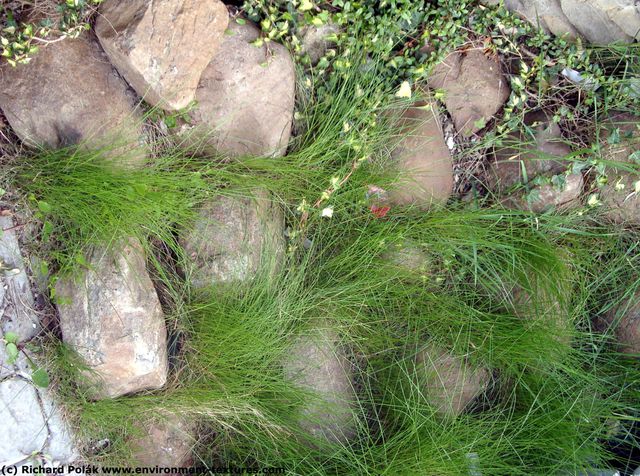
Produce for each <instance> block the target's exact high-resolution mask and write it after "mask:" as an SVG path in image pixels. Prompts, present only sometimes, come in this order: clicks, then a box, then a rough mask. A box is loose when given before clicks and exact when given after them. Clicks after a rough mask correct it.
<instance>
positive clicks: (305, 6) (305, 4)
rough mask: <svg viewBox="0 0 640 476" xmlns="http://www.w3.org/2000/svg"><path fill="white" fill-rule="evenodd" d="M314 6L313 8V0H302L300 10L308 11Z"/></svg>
mask: <svg viewBox="0 0 640 476" xmlns="http://www.w3.org/2000/svg"><path fill="white" fill-rule="evenodd" d="M312 8H313V3H312V2H310V1H309V0H302V1H301V2H300V6H299V7H298V10H300V11H301V12H307V11H309V10H311V9H312Z"/></svg>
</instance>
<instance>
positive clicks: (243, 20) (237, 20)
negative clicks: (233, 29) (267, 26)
mask: <svg viewBox="0 0 640 476" xmlns="http://www.w3.org/2000/svg"><path fill="white" fill-rule="evenodd" d="M236 23H237V24H238V25H246V23H247V20H245V19H244V18H236Z"/></svg>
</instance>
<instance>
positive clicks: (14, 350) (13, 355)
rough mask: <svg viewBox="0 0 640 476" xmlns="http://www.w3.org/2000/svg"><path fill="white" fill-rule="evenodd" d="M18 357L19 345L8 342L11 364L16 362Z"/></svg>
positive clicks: (8, 360) (8, 359)
mask: <svg viewBox="0 0 640 476" xmlns="http://www.w3.org/2000/svg"><path fill="white" fill-rule="evenodd" d="M17 359H18V346H16V345H15V344H14V343H13V342H10V343H8V344H7V363H8V364H9V365H11V364H13V363H15V361H16V360H17Z"/></svg>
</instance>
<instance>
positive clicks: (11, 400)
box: [0, 378, 48, 464]
mask: <svg viewBox="0 0 640 476" xmlns="http://www.w3.org/2000/svg"><path fill="white" fill-rule="evenodd" d="M0 421H1V422H2V434H3V435H4V436H3V437H2V438H0V462H2V463H5V462H6V464H11V463H14V464H17V463H20V462H22V461H23V460H25V459H26V458H28V457H29V456H31V454H32V453H34V452H35V453H38V452H41V451H42V450H43V449H44V448H45V444H46V443H47V436H48V429H47V424H46V420H45V418H44V415H43V414H42V408H41V406H40V402H39V399H38V392H37V391H36V389H35V388H34V387H33V385H31V384H30V383H29V382H27V381H25V380H23V379H20V378H9V379H7V380H3V381H2V382H0ZM7 436H9V437H7Z"/></svg>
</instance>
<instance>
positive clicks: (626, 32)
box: [481, 0, 640, 44]
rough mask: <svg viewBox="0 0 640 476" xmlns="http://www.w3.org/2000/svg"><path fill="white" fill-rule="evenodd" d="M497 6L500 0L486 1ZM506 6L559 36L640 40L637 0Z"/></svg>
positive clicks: (513, 0)
mask: <svg viewBox="0 0 640 476" xmlns="http://www.w3.org/2000/svg"><path fill="white" fill-rule="evenodd" d="M481 3H483V4H485V5H498V4H499V3H500V2H499V1H498V0H484V1H481ZM504 5H505V7H507V8H508V9H509V10H511V11H513V12H516V13H518V14H519V15H520V16H522V17H523V18H525V19H526V20H527V21H529V23H531V24H533V25H535V26H539V27H541V28H543V29H544V30H546V31H548V32H550V33H553V34H554V35H557V36H563V35H568V36H569V37H571V38H575V37H577V36H580V35H581V36H583V37H585V38H586V39H587V40H588V41H590V42H592V43H600V44H608V43H612V42H614V41H623V42H627V43H628V42H631V41H633V40H634V38H635V39H636V40H637V39H638V38H640V6H639V5H638V3H637V2H636V1H635V0H532V1H530V0H505V2H504Z"/></svg>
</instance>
